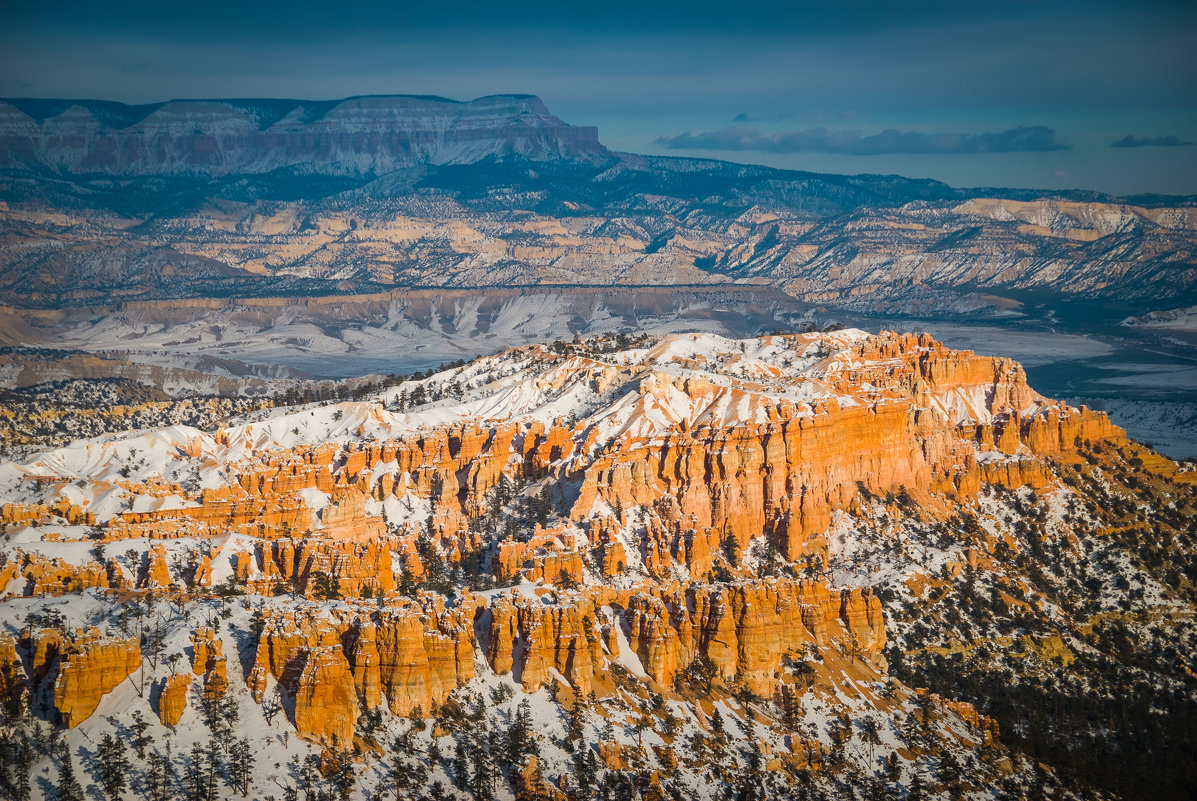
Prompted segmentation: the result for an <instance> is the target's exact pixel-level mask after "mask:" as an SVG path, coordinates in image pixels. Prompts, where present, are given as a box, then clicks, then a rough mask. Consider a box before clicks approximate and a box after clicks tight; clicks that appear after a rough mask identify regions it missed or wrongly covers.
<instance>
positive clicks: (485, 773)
mask: <svg viewBox="0 0 1197 801" xmlns="http://www.w3.org/2000/svg"><path fill="white" fill-rule="evenodd" d="M495 745H497V741H496V738H495V737H494V736H493V733H492V732H489V731H488V732H485V733H482V734H480V736H479V737H478V738H477V739H475V740H474V742H472V743H471V744H470V749H469V753H470V763H471V766H472V768H473V770H472V771H471V773H470V790H471V791H472V792H473V793H474V795H475V796H476V797H477V798H479V799H481V801H490V799H491V798H494V794H495V779H496V777H497V776H498V767H497V765H496V764H495V756H494V746H495Z"/></svg>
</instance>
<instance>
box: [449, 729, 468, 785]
mask: <svg viewBox="0 0 1197 801" xmlns="http://www.w3.org/2000/svg"><path fill="white" fill-rule="evenodd" d="M466 757H467V754H466V746H465V743H464V742H462V741H461V739H460V738H459V739H458V740H457V744H456V745H455V746H454V747H453V784H454V785H456V787H457V789H459V790H464V789H465V788H466V787H467V786H468V785H469V783H470V769H469V762H468V761H466Z"/></svg>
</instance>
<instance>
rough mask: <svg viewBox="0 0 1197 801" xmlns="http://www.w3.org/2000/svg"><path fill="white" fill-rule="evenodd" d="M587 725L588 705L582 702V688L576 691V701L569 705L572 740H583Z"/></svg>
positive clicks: (569, 734) (570, 737)
mask: <svg viewBox="0 0 1197 801" xmlns="http://www.w3.org/2000/svg"><path fill="white" fill-rule="evenodd" d="M585 725H586V707H585V706H584V705H583V703H582V693H581V691H580V690H577V691H575V692H574V702H573V703H572V704H570V707H569V732H568V737H569V739H570V740H581V739H582V734H583V733H584V730H585Z"/></svg>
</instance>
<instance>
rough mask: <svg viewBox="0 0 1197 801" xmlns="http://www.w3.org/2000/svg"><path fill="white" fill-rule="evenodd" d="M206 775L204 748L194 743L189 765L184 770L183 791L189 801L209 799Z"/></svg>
mask: <svg viewBox="0 0 1197 801" xmlns="http://www.w3.org/2000/svg"><path fill="white" fill-rule="evenodd" d="M204 775H205V772H204V748H203V746H201V745H200V744H199V743H194V744H193V745H192V746H191V752H190V753H189V754H188V755H187V766H186V768H185V770H184V771H183V792H184V793H185V794H186V797H187V801H208V795H207V792H208V783H207V781H206V780H205V778H204Z"/></svg>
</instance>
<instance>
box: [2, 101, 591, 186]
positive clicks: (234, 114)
mask: <svg viewBox="0 0 1197 801" xmlns="http://www.w3.org/2000/svg"><path fill="white" fill-rule="evenodd" d="M0 141H3V142H4V147H3V148H2V149H0V167H5V168H11V167H42V168H49V169H51V170H53V171H55V172H64V173H68V174H72V173H73V174H96V173H102V174H107V175H129V176H132V175H203V176H219V175H233V174H242V175H244V174H258V173H268V172H273V171H275V170H280V169H286V168H293V167H297V166H302V167H303V168H304V169H305V170H307V171H309V172H315V173H318V174H325V175H349V176H356V175H371V174H382V173H387V172H391V171H393V170H397V169H403V168H408V167H415V166H422V165H427V164H461V163H472V162H475V161H479V160H481V159H485V158H488V157H500V158H502V157H512V156H519V157H523V158H527V159H530V160H533V161H548V160H556V159H579V160H583V161H589V162H605V161H607V160H609V159H611V158H612V157H611V154H610V153H609V152H608V151H607V150H606V149H605V148H604V147H603V146H602V145H600V144H599V142H598V132H597V130H596V129H595V128H593V127H588V126H571V125H567V124H565V123H564V122H562V121H561V120H559V119H558V118H556V117H554V116H553V115H551V114H550V113H549V112H548V109H546V108H545V106H544V104H543V103H542V102H541V101H540V100H539V99H537V98H535V97H531V96H528V95H495V96H491V97H480V98H477V99H476V100H471V101H469V102H457V101H453V100H447V99H444V98H434V97H413V96H403V95H389V96H374V97H353V98H348V99H346V100H338V101H313V100H172V101H170V102H167V103H157V104H150V105H144V106H126V105H123V104H121V103H111V102H107V101H92V100H78V101H70V100H34V99H10V100H7V101H0Z"/></svg>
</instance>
